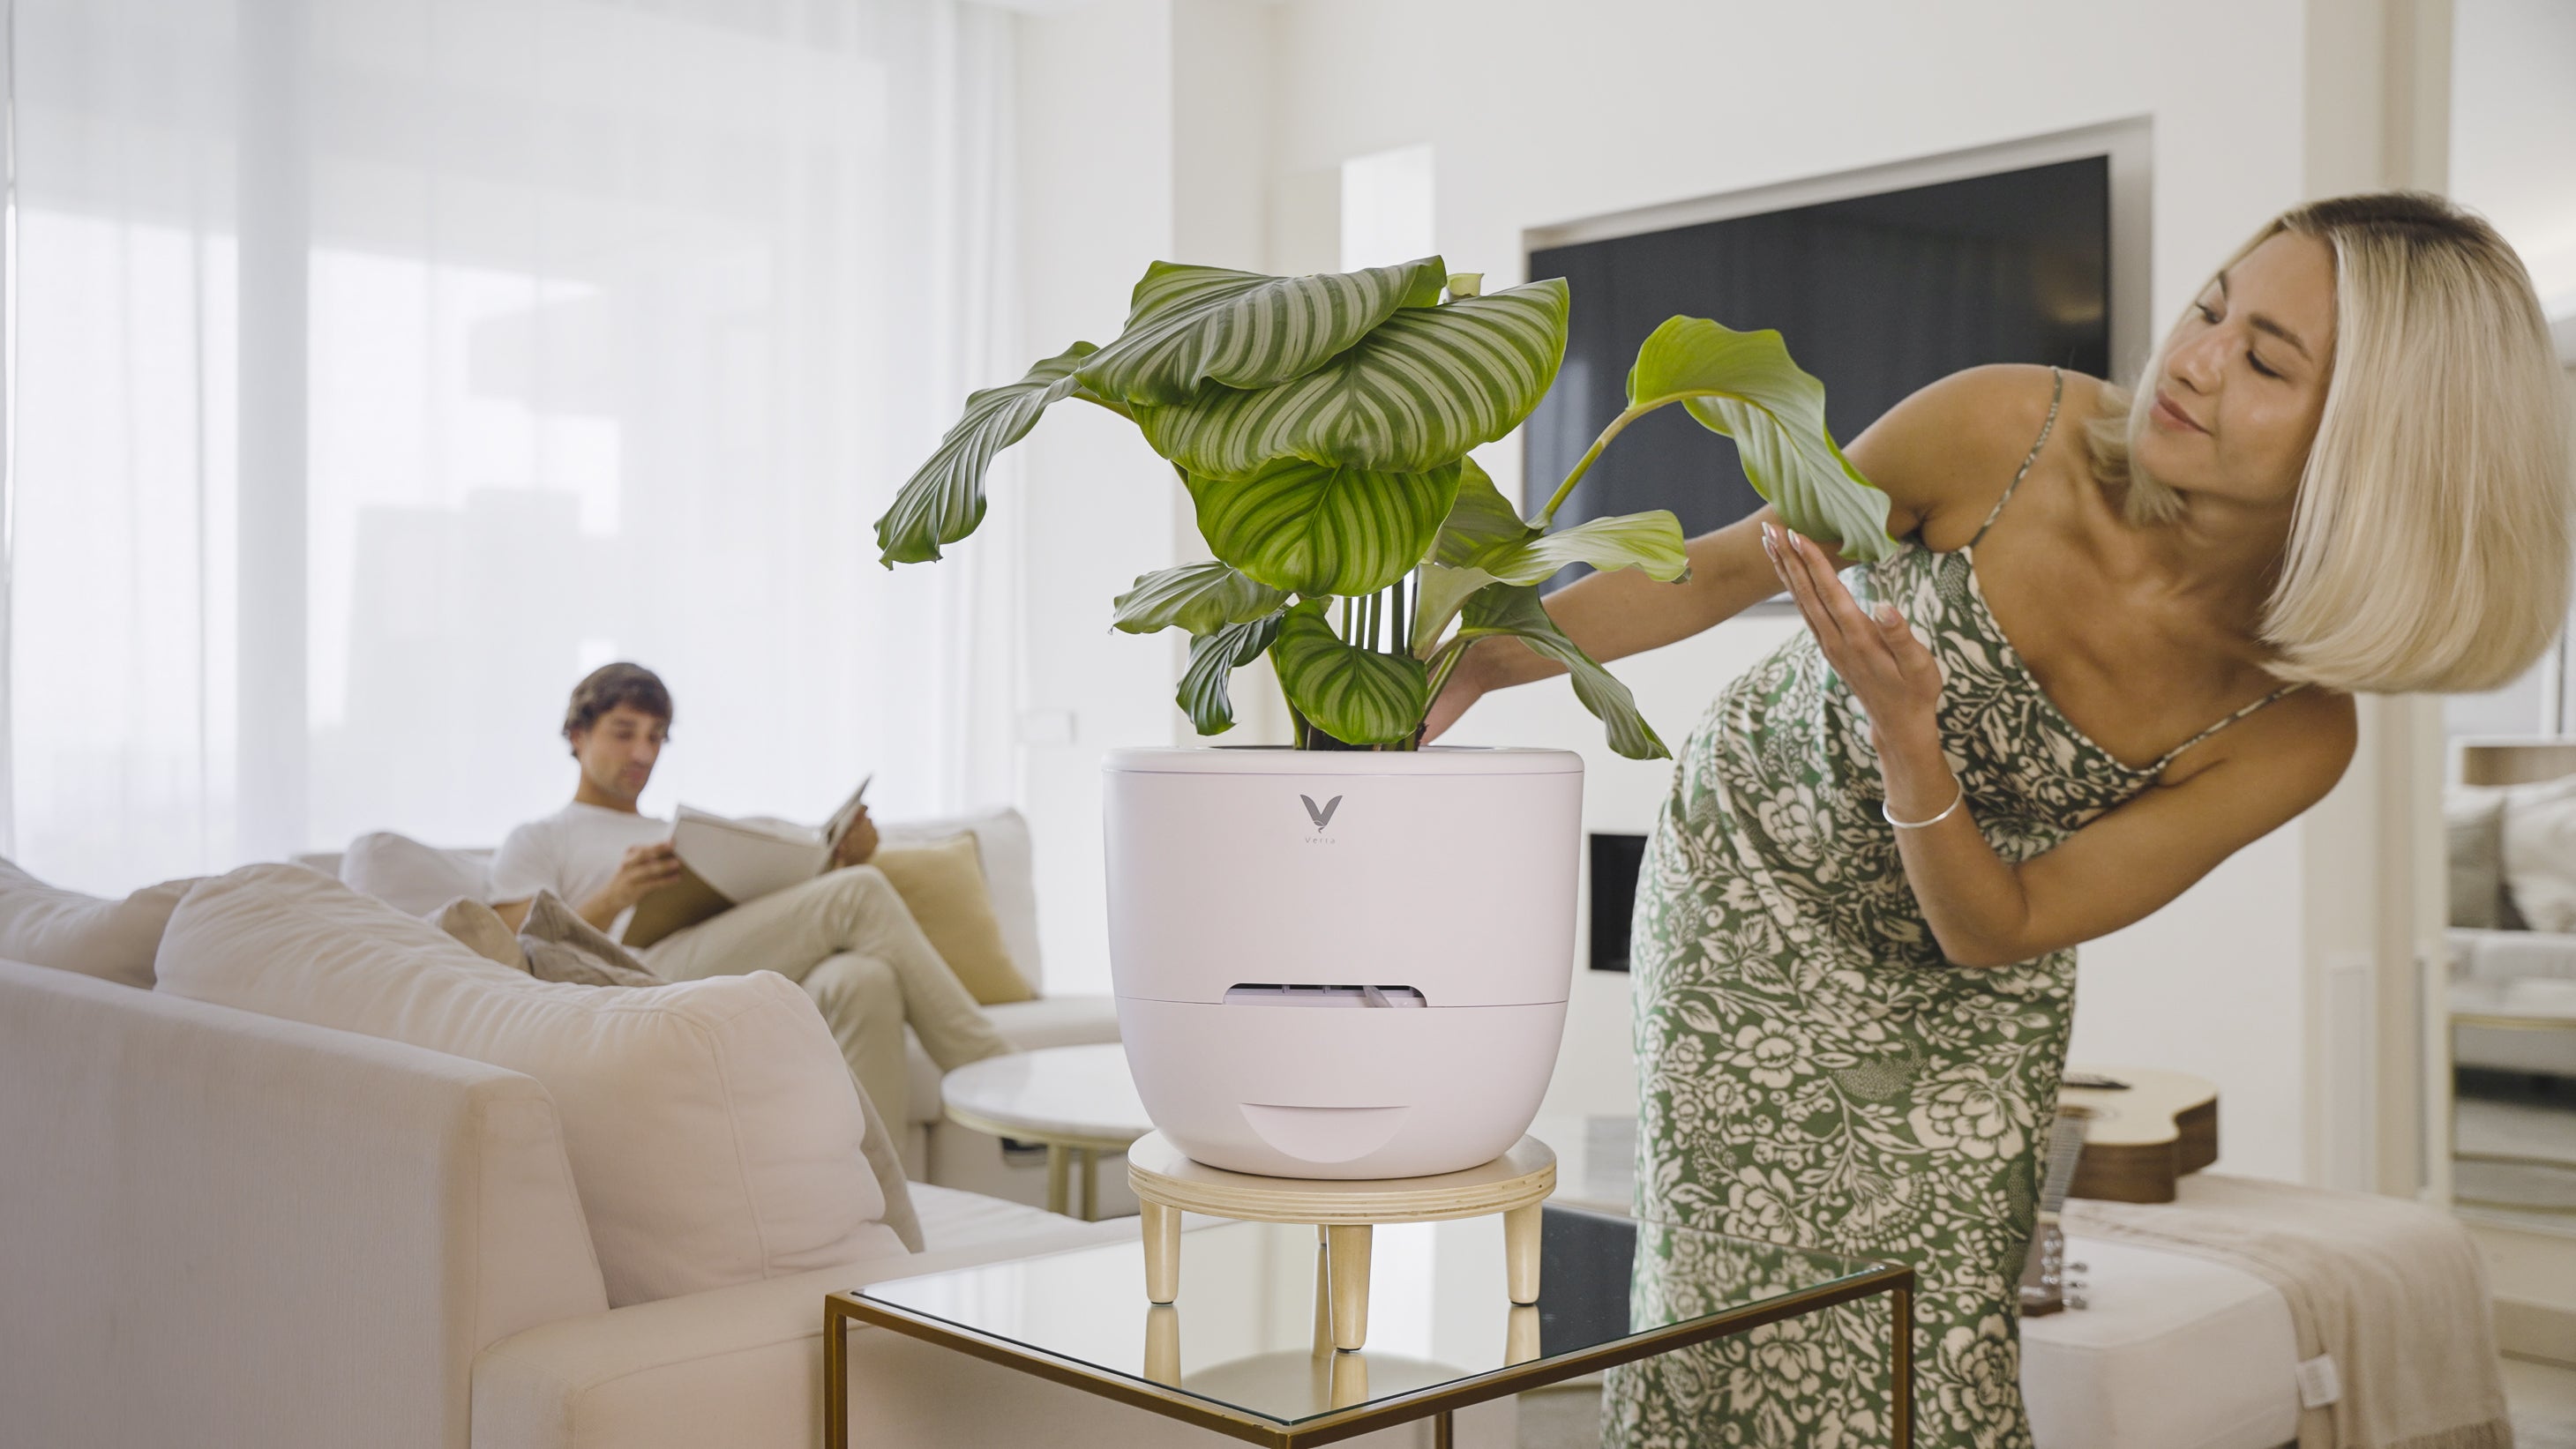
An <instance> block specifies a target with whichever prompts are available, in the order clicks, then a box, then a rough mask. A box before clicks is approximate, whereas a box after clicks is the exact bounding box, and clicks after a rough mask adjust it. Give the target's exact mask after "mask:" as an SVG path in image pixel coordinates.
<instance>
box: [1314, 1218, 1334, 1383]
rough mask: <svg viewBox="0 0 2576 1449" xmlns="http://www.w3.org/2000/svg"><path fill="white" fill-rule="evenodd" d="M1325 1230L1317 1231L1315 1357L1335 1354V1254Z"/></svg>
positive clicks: (1319, 1229) (1326, 1356)
mask: <svg viewBox="0 0 2576 1449" xmlns="http://www.w3.org/2000/svg"><path fill="white" fill-rule="evenodd" d="M1331 1247H1332V1245H1331V1240H1330V1237H1329V1235H1328V1234H1327V1233H1326V1232H1325V1230H1324V1229H1323V1228H1322V1227H1321V1226H1318V1227H1317V1228H1316V1229H1315V1356H1316V1357H1317V1358H1328V1357H1330V1356H1331V1355H1332V1352H1333V1271H1332V1265H1333V1254H1332V1251H1331Z"/></svg>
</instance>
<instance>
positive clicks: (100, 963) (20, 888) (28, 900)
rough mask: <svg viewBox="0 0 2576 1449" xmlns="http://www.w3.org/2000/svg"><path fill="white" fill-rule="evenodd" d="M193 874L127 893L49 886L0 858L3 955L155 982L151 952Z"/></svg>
mask: <svg viewBox="0 0 2576 1449" xmlns="http://www.w3.org/2000/svg"><path fill="white" fill-rule="evenodd" d="M194 884H196V882H194V881H186V880H169V881H163V882H162V883H161V884H159V885H153V886H145V887H144V888H143V889H141V890H139V891H136V892H135V893H134V894H132V895H130V896H127V897H126V898H125V899H123V900H106V899H103V898H101V897H99V896H92V895H83V894H82V893H80V892H79V891H67V890H64V889H62V888H61V887H59V886H49V885H47V884H45V883H44V882H43V881H40V880H38V879H36V878H35V877H34V876H32V875H29V874H27V873H26V872H25V871H23V870H20V869H19V868H18V867H17V866H16V865H14V864H12V863H11V862H9V861H6V860H0V958H6V959H8V960H11V961H24V962H26V963H27V964H28V965H30V966H50V967H53V968H54V969H55V970H57V971H77V972H79V973H80V974H82V975H83V976H96V977H98V978H99V979H101V980H103V981H116V982H122V983H123V984H125V985H127V986H139V987H142V988H143V989H144V990H146V991H149V990H151V989H152V953H153V952H155V951H157V950H159V949H160V946H161V932H162V930H163V929H164V928H165V927H167V926H168V925H169V924H170V912H171V911H172V910H174V909H176V908H177V906H178V904H179V898H180V897H181V896H184V895H186V894H187V893H188V887H189V886H191V885H194Z"/></svg>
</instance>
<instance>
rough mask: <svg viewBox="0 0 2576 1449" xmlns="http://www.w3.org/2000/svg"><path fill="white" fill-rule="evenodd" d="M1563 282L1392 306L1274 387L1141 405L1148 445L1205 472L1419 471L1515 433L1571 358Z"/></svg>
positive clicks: (1139, 417)
mask: <svg viewBox="0 0 2576 1449" xmlns="http://www.w3.org/2000/svg"><path fill="white" fill-rule="evenodd" d="M1565 315H1566V292H1565V283H1564V282H1562V281H1555V280H1551V281H1544V282H1532V283H1530V284H1528V285H1526V286H1520V287H1514V288H1512V289H1510V290H1509V291H1503V292H1496V293H1494V294H1493V295H1491V296H1484V297H1461V298H1459V299H1457V300H1456V301H1452V302H1444V303H1442V304H1441V305H1439V306H1437V307H1408V308H1404V309H1401V310H1398V311H1397V312H1396V313H1395V314H1394V315H1392V316H1390V317H1388V318H1387V319H1386V321H1384V322H1382V323H1380V324H1379V325H1378V327H1377V329H1376V330H1375V331H1373V332H1371V333H1369V334H1368V335H1367V336H1365V337H1363V338H1361V339H1360V340H1359V342H1358V343H1357V344H1355V345H1354V346H1352V347H1351V348H1350V350H1348V351H1347V352H1344V353H1342V354H1341V355H1340V356H1338V357H1335V358H1333V359H1332V360H1331V361H1329V362H1326V363H1325V364H1323V365H1322V366H1320V367H1318V368H1316V369H1315V370H1314V371H1312V372H1309V373H1307V374H1305V375H1304V376H1302V377H1297V378H1293V379H1291V380H1289V381H1286V382H1280V383H1274V384H1272V385H1270V386H1268V387H1263V388H1257V389H1252V390H1248V391H1247V390H1242V389H1237V388H1230V387H1210V388H1209V389H1208V390H1207V391H1206V392H1205V393H1203V394H1201V395H1200V396H1199V397H1197V398H1195V399H1193V400H1191V401H1189V402H1185V403H1178V404H1174V405H1171V406H1167V407H1146V406H1140V407H1138V408H1137V409H1136V424H1137V426H1138V427H1141V428H1143V429H1144V430H1145V440H1146V441H1147V442H1149V443H1151V444H1153V446H1154V451H1156V452H1158V453H1160V454H1162V455H1163V456H1164V457H1166V458H1169V459H1171V460H1172V461H1173V462H1175V463H1178V464H1179V465H1180V466H1181V467H1182V468H1184V469H1186V470H1187V471H1189V472H1191V473H1193V474H1198V475H1201V476H1205V477H1211V478H1242V477H1248V476H1249V475H1251V474H1252V473H1253V472H1254V471H1256V470H1258V469H1259V468H1260V467H1261V466H1262V465H1264V464H1266V463H1268V462H1269V461H1270V460H1271V459H1273V458H1284V457H1297V458H1304V459H1306V460H1307V461H1308V462H1311V463H1326V464H1332V465H1335V466H1339V467H1348V468H1370V469H1378V470H1383V471H1388V472H1397V473H1419V472H1423V471H1426V470H1428V469H1431V468H1436V467H1439V466H1440V465H1442V464H1444V463H1450V462H1454V461H1456V460H1457V459H1458V458H1459V457H1461V456H1463V455H1464V454H1465V453H1466V451H1467V450H1468V449H1469V448H1472V447H1475V446H1476V445H1477V444H1479V443H1489V442H1492V441H1493V440H1494V439H1496V438H1499V437H1501V436H1502V435H1503V434H1505V433H1508V432H1510V431H1511V430H1512V429H1513V428H1515V427H1518V426H1519V425H1520V421H1521V419H1523V418H1525V417H1527V416H1529V412H1530V409H1532V408H1534V407H1536V406H1538V400H1539V398H1540V397H1541V396H1542V395H1544V394H1545V393H1546V392H1547V388H1548V384H1549V383H1551V382H1553V381H1555V379H1556V368H1557V364H1558V363H1559V362H1560V361H1562V360H1563V358H1564V355H1565Z"/></svg>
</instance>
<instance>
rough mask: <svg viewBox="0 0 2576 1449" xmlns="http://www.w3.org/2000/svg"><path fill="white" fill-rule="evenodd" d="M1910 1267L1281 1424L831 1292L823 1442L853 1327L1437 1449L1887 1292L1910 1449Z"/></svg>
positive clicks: (1196, 1405) (1901, 1416) (1178, 1413)
mask: <svg viewBox="0 0 2576 1449" xmlns="http://www.w3.org/2000/svg"><path fill="white" fill-rule="evenodd" d="M1914 1286H1915V1280H1914V1270H1913V1269H1912V1268H1908V1267H1904V1266H1901V1265H1896V1264H1889V1265H1886V1266H1883V1267H1880V1268H1878V1269H1876V1270H1874V1271H1872V1272H1869V1273H1865V1274H1861V1275H1859V1276H1856V1277H1852V1278H1847V1279H1845V1280H1843V1281H1841V1282H1839V1283H1834V1284H1830V1285H1827V1286H1821V1287H1816V1288H1810V1289H1807V1290H1804V1291H1802V1292H1798V1293H1792V1294H1789V1295H1787V1296H1785V1297H1781V1298H1775V1299H1772V1300H1769V1301H1767V1302H1763V1303H1759V1304H1754V1305H1751V1306H1748V1307H1746V1308H1744V1309H1741V1310H1738V1311H1735V1312H1732V1313H1719V1314H1712V1315H1710V1316H1708V1317H1705V1318H1698V1319H1693V1320H1690V1321H1689V1322H1686V1323H1679V1324H1675V1325H1672V1326H1671V1327H1669V1328H1663V1329H1656V1330H1651V1331H1648V1332H1645V1333H1641V1334H1637V1335H1635V1336H1633V1337H1629V1338H1622V1339H1618V1340H1616V1341H1613V1342H1610V1343H1604V1344H1599V1345H1596V1346H1594V1347H1592V1348H1589V1349H1584V1350H1580V1351H1578V1352H1574V1353H1568V1354H1564V1355H1561V1356H1558V1357H1555V1358H1537V1359H1532V1360H1529V1361H1527V1362H1525V1363H1518V1364H1511V1365H1507V1366H1505V1367H1503V1368H1500V1369H1495V1370H1492V1371H1490V1372H1486V1373H1480V1374H1473V1375H1470V1376H1468V1377H1465V1378H1461V1379H1455V1380H1452V1381H1450V1382H1448V1383H1444V1384H1438V1385H1435V1386H1432V1387H1429V1388H1425V1389H1422V1390H1419V1391H1417V1392H1414V1393H1410V1394H1402V1395H1397V1396H1394V1397H1391V1398H1386V1399H1380V1400H1376V1401H1373V1402H1366V1403H1360V1404H1355V1405H1352V1406H1350V1407H1348V1408H1340V1409H1333V1410H1329V1411H1327V1412H1325V1413H1321V1414H1316V1415H1313V1416H1310V1417H1308V1418H1304V1419H1300V1420H1297V1421H1295V1422H1293V1423H1292V1422H1286V1421H1282V1420H1278V1419H1273V1418H1270V1417H1268V1416H1266V1415H1261V1414H1255V1413H1252V1412H1250V1411H1247V1410H1243V1409H1237V1408H1235V1407H1234V1406H1232V1405H1229V1404H1224V1403H1220V1402H1218V1401H1216V1400H1214V1399H1208V1398H1202V1397H1200V1396H1199V1395H1196V1394H1192V1393H1188V1392H1185V1391H1183V1390H1181V1389H1179V1388H1175V1387H1170V1386H1167V1385H1163V1384H1158V1383H1154V1382H1151V1381H1149V1380H1145V1379H1140V1378H1133V1377H1130V1376H1128V1375H1125V1374H1119V1373H1112V1372H1110V1371H1108V1370H1106V1369H1102V1368H1099V1367H1097V1366H1095V1365H1093V1364H1089V1363H1085V1362H1083V1361H1081V1360H1079V1359H1073V1358H1068V1357H1065V1356H1063V1355H1059V1354H1054V1353H1049V1352H1047V1351H1045V1350H1043V1349H1038V1348H1033V1347H1030V1346H1029V1345H1026V1344H1022V1343H1016V1342H1013V1341H1011V1340H1008V1339H1003V1338H997V1337H993V1336H991V1335H988V1334H984V1333H980V1332H977V1331H975V1330H973V1329H970V1328H965V1327H963V1326H961V1325H958V1324H954V1323H949V1322H946V1321H944V1320H941V1319H936V1318H931V1317H928V1316H926V1315H921V1314H916V1313H913V1312H911V1311H909V1310H906V1309H902V1308H898V1307H895V1306H893V1305H891V1304H887V1303H880V1302H874V1301H871V1300H868V1299H864V1298H861V1297H860V1296H858V1295H857V1294H856V1293H833V1294H829V1295H827V1296H826V1297H825V1298H824V1300H823V1445H824V1449H849V1444H850V1382H849V1341H848V1338H847V1334H848V1332H849V1327H850V1325H851V1324H852V1323H854V1322H855V1323H860V1324H866V1325H869V1326H872V1327H877V1328H885V1329H891V1330H892V1331H894V1332H896V1333H900V1334H903V1335H904V1336H905V1337H907V1338H916V1339H920V1340H921V1341H923V1342H925V1343H935V1344H939V1345H941V1346H943V1347H947V1348H952V1349H955V1350H957V1351H958V1352H960V1353H966V1354H971V1355H973V1356H974V1357H976V1358H980V1359H983V1360H985V1361H987V1362H989V1363H997V1364H1001V1365H1003V1366H1004V1367H1007V1368H1014V1369H1018V1370H1019V1371H1021V1372H1022V1373H1026V1374H1030V1375H1032V1376H1034V1377H1037V1378H1041V1379H1045V1380H1048V1381H1049V1382H1052V1383H1058V1384H1064V1385H1067V1386H1069V1387H1072V1388H1077V1389H1081V1390H1084V1391H1086V1392H1089V1393H1093V1394H1098V1395H1099V1396H1101V1397H1102V1398H1105V1399H1109V1400H1112V1401H1114V1402H1117V1403H1121V1404H1126V1405H1129V1406H1131V1407H1133V1408H1139V1409H1143V1410H1146V1411H1147V1412H1149V1413H1155V1414H1161V1415H1163V1416H1164V1417H1166V1418H1171V1419H1178V1420H1180V1421H1181V1422H1183V1423H1186V1424H1194V1425H1196V1426H1198V1427H1200V1428H1202V1429H1207V1430H1210V1431H1212V1432H1214V1433H1217V1434H1222V1435H1224V1436H1226V1437H1228V1438H1231V1439H1239V1440H1242V1441H1244V1442H1245V1443H1249V1444H1260V1445H1266V1446H1269V1449H1304V1446H1307V1445H1313V1444H1331V1443H1335V1442H1337V1441H1340V1440H1343V1439H1348V1438H1352V1437H1354V1436H1356V1435H1360V1434H1366V1433H1369V1432H1371V1431H1373V1430H1377V1429H1383V1428H1387V1427H1389V1426H1391V1425H1395V1424H1406V1423H1411V1422H1413V1421H1415V1420H1417V1419H1426V1418H1427V1419H1431V1420H1432V1421H1433V1443H1434V1445H1435V1446H1436V1449H1451V1446H1452V1433H1453V1429H1452V1421H1451V1415H1452V1414H1454V1413H1455V1412H1456V1411H1457V1410H1459V1409H1463V1408H1466V1407H1468V1406H1469V1405H1472V1404H1480V1403H1483V1402H1485V1401H1486V1400H1488V1399H1498V1398H1502V1397H1503V1396H1505V1395H1507V1394H1517V1393H1522V1392H1524V1391H1526V1390H1530V1389H1535V1388H1543V1387H1545V1386H1546V1385H1548V1384H1552V1383H1557V1382H1560V1381H1562V1380H1565V1379H1570V1378H1579V1377H1581V1376H1582V1375H1584V1374H1588V1373H1595V1372H1598V1371H1600V1370H1602V1369H1606V1368H1613V1367H1616V1366H1617V1365H1619V1364H1623V1363H1634V1362H1636V1361H1637V1360H1639V1359H1643V1358H1651V1357H1653V1356H1654V1355H1656V1354H1659V1353H1670V1352H1673V1351H1674V1350H1676V1349H1682V1348H1688V1347H1690V1346H1691V1345H1693V1344H1699V1343H1707V1342H1709V1341H1711V1340H1713V1339H1719V1338H1726V1337H1729V1336H1731V1335H1734V1334H1738V1333H1744V1332H1747V1331H1749V1330H1752V1329H1755V1328H1759V1327H1761V1326H1762V1325H1764V1324H1766V1323H1777V1322H1779V1321H1781V1320H1782V1319H1786V1318H1796V1317H1799V1316H1801V1315H1804V1314H1808V1313H1813V1312H1816V1311H1817V1310H1819V1309H1823V1308H1830V1307H1833V1306H1834V1305H1836V1304H1839V1303H1851V1302H1856V1301H1858V1300H1860V1299H1863V1298H1871V1297H1877V1296H1880V1295H1885V1296H1886V1297H1887V1299H1888V1307H1889V1314H1890V1331H1889V1334H1888V1365H1889V1384H1890V1404H1889V1415H1888V1422H1889V1427H1890V1429H1891V1431H1892V1432H1891V1434H1890V1437H1889V1441H1888V1442H1889V1443H1890V1444H1892V1445H1894V1446H1895V1449H1912V1446H1913V1443H1914V1334H1913V1331H1912V1330H1913V1323H1914Z"/></svg>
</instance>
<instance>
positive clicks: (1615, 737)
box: [1458, 584, 1672, 760]
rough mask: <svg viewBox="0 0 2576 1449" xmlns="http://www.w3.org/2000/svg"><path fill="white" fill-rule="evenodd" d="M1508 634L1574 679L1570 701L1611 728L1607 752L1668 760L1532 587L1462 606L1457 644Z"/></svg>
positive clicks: (1509, 587)
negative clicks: (1551, 616)
mask: <svg viewBox="0 0 2576 1449" xmlns="http://www.w3.org/2000/svg"><path fill="white" fill-rule="evenodd" d="M1500 634H1508V635H1510V636H1512V637H1513V638H1516V639H1518V640H1520V641H1521V642H1522V643H1524V644H1527V645H1528V646H1529V647H1531V648H1532V649H1535V650H1537V651H1538V652H1539V653H1540V654H1543V655H1545V656H1546V657H1548V658H1550V659H1553V660H1555V661H1557V662H1558V663H1560V664H1562V665H1564V666H1565V667H1566V670H1567V672H1568V673H1570V674H1571V675H1572V676H1573V677H1574V697H1575V698H1576V699H1579V700H1581V701H1583V707H1584V708H1585V709H1588V710H1590V711H1592V713H1593V715H1594V717H1595V718H1597V719H1599V720H1600V721H1601V722H1602V723H1603V724H1605V725H1608V726H1609V727H1610V748H1612V749H1614V750H1616V751H1618V752H1619V753H1620V754H1622V755H1625V756H1627V757H1628V758H1629V759H1632V760H1662V759H1670V758H1671V757H1672V752H1671V751H1670V750H1667V749H1665V748H1664V742H1663V741H1662V740H1661V739H1659V738H1657V737H1656V735H1655V730H1654V726H1652V725H1649V724H1647V723H1646V717H1645V716H1644V715H1642V714H1640V713H1638V712H1637V697H1636V696H1635V695H1633V694H1630V693H1629V692H1628V686H1626V685H1624V684H1621V683H1620V682H1619V680H1618V678H1617V677H1616V676H1614V675H1612V674H1611V672H1610V671H1609V670H1607V669H1604V668H1602V667H1601V666H1600V665H1598V664H1596V663H1594V662H1593V660H1592V656H1591V655H1588V654H1586V653H1584V652H1583V651H1582V650H1581V649H1579V648H1577V647H1575V643H1574V641H1573V640H1571V639H1568V638H1566V637H1565V635H1564V634H1563V633H1562V632H1560V631H1559V630H1558V629H1557V627H1556V621H1555V620H1553V619H1550V618H1549V617H1548V616H1547V610H1546V608H1545V607H1543V606H1542V605H1541V604H1540V603H1539V600H1538V586H1537V585H1536V584H1522V585H1513V584H1497V585H1495V586H1494V587H1492V588H1489V589H1486V590H1484V591H1483V592H1481V593H1479V594H1477V595H1476V596H1475V597H1473V598H1471V599H1469V600H1468V601H1467V608H1466V612H1465V615H1464V616H1463V617H1462V618H1461V620H1460V622H1459V626H1458V637H1459V638H1461V639H1483V638H1487V637H1490V636H1494V635H1500Z"/></svg>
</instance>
